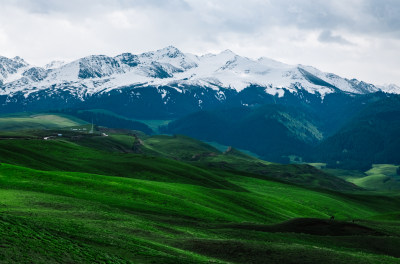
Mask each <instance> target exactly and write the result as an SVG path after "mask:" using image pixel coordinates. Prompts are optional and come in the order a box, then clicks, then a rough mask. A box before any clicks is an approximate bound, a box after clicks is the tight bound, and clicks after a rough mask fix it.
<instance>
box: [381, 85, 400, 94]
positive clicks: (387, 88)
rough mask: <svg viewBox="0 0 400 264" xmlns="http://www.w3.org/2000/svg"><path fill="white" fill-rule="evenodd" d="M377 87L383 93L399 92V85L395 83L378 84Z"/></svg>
mask: <svg viewBox="0 0 400 264" xmlns="http://www.w3.org/2000/svg"><path fill="white" fill-rule="evenodd" d="M378 87H379V89H381V90H382V91H383V92H385V93H393V94H400V86H398V85H397V84H393V83H391V84H384V85H380V86H378Z"/></svg>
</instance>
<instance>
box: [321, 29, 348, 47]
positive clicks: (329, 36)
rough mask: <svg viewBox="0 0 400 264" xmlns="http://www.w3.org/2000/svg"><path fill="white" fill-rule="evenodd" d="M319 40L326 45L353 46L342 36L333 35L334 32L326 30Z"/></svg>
mask: <svg viewBox="0 0 400 264" xmlns="http://www.w3.org/2000/svg"><path fill="white" fill-rule="evenodd" d="M318 40H319V41H321V42H326V43H337V44H342V45H353V43H351V42H350V41H348V40H347V39H345V38H343V37H342V36H340V35H333V33H332V31H330V30H324V31H322V32H321V34H320V35H319V37H318Z"/></svg>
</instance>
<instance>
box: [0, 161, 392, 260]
mask: <svg viewBox="0 0 400 264" xmlns="http://www.w3.org/2000/svg"><path fill="white" fill-rule="evenodd" d="M225 176H226V178H227V179H228V180H229V181H231V182H232V183H234V184H237V185H240V186H241V187H243V188H245V189H246V190H247V191H241V192H238V191H232V190H224V189H214V188H209V187H203V186H198V185H193V184H177V183H164V182H157V181H147V180H139V179H132V178H121V177H113V176H102V175H97V174H86V173H71V172H45V171H37V170H32V169H27V168H24V167H20V166H14V165H7V164H2V165H1V166H0V186H1V192H0V196H1V206H0V212H1V213H0V228H1V229H0V232H2V236H1V239H0V244H1V245H2V248H3V249H4V250H2V251H1V253H0V260H1V258H3V259H5V260H10V259H12V258H15V259H18V261H19V262H23V260H26V262H28V261H29V259H28V258H31V257H32V256H36V257H37V258H39V259H42V260H43V262H51V261H68V260H73V261H76V262H85V261H100V260H103V261H109V262H118V261H121V262H122V260H132V261H133V260H135V261H140V262H151V261H161V262H168V261H170V262H174V261H178V260H180V261H182V262H190V261H194V262H203V261H204V262H206V261H207V260H209V259H213V258H216V259H220V260H231V261H235V262H237V263H241V262H242V261H243V260H244V259H243V258H247V257H250V259H251V258H254V257H255V258H256V259H255V260H254V261H255V262H258V261H259V260H260V259H257V258H259V257H260V256H258V255H257V254H258V253H261V252H264V253H262V254H264V255H263V256H264V257H265V254H266V253H265V251H266V250H267V252H269V253H268V254H271V255H272V257H273V258H272V260H274V261H276V262H278V261H284V262H288V261H289V260H290V259H288V257H293V256H296V255H297V256H298V254H302V255H303V259H302V260H301V261H299V262H297V263H306V261H310V260H325V261H328V263H329V258H331V257H334V258H335V261H336V262H337V263H346V262H348V261H350V262H353V263H363V262H358V261H364V262H365V263H379V261H381V263H385V261H386V262H389V263H390V262H392V263H395V259H392V258H391V257H388V256H383V254H386V255H392V256H393V255H395V254H396V253H395V251H394V250H392V251H390V250H389V251H388V252H384V251H383V249H382V248H383V247H385V248H386V247H387V246H389V244H390V245H391V246H389V248H390V247H394V246H400V239H399V238H397V236H395V237H391V238H390V239H389V238H388V239H387V240H384V241H382V242H380V244H382V248H379V247H378V248H376V246H374V247H368V246H367V245H364V244H363V243H362V241H361V239H372V237H371V235H370V234H367V235H366V236H365V237H363V238H362V236H361V237H354V238H351V237H343V238H342V239H340V238H338V237H319V236H312V235H302V234H298V233H296V232H295V233H275V232H273V233H269V232H268V233H266V232H263V231H257V230H256V229H255V230H254V231H252V230H243V228H241V227H235V226H234V227H232V226H231V224H230V225H228V226H225V224H224V223H227V224H228V223H242V222H252V223H259V224H261V225H265V224H269V223H277V222H280V221H283V220H287V219H291V218H293V217H322V218H325V219H326V218H327V217H328V216H329V215H330V214H332V213H336V215H337V217H338V218H341V219H347V218H368V217H372V216H374V215H378V214H382V213H385V212H390V211H393V210H399V208H398V205H397V204H396V203H398V202H399V199H398V198H392V199H388V198H382V197H367V196H360V195H358V196H357V195H342V194H338V193H321V192H317V191H312V190H306V189H303V188H300V187H296V186H291V185H288V184H283V183H278V182H270V181H265V180H259V179H254V178H246V177H242V176H240V175H235V174H227V175H225ZM282 193H285V195H284V196H283V195H282ZM373 198H375V199H373ZM371 200H374V202H373V203H371V202H370V201H371ZM366 224H367V225H368V223H366ZM272 228H273V227H272ZM290 228H291V227H290ZM282 231H283V232H285V230H281V231H280V232H282ZM243 238H245V239H243ZM373 238H374V239H375V240H377V239H384V238H385V237H382V236H381V235H379V236H378V235H377V236H375V237H373ZM348 243H351V246H350V245H349V244H348ZM353 244H354V245H353ZM393 244H394V245H393ZM223 245H225V246H224V247H225V248H221V246H223ZM316 245H318V247H316ZM353 247H354V248H353ZM357 247H360V248H361V249H362V251H364V253H360V252H359V251H360V249H357ZM44 250H46V253H44ZM237 250H239V251H244V252H243V253H242V256H236V257H235V258H233V256H231V253H234V254H238V253H237V252H236V251H237ZM386 250H388V249H386ZM41 251H42V252H41ZM62 251H63V253H62V254H61V252H62ZM97 252H101V254H97ZM288 253H289V255H286V254H288ZM327 253H329V254H328V258H327V256H325V254H327ZM372 253H374V254H377V255H374V254H372ZM243 254H244V255H243ZM246 254H247V255H246ZM249 254H250V255H249ZM253 254H255V256H252V255H253ZM241 258H242V261H241ZM257 260H258V261H257ZM302 261H304V262H302ZM375 261H378V262H375Z"/></svg>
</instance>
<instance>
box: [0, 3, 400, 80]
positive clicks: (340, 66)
mask: <svg viewBox="0 0 400 264" xmlns="http://www.w3.org/2000/svg"><path fill="white" fill-rule="evenodd" d="M399 13H400V1H398V0H335V1H320V0H202V1H200V0H169V1H165V0H85V1H82V0H68V1H65V0H52V1H48V0H2V1H0V55H5V56H9V57H13V56H16V55H19V56H22V57H24V58H26V59H27V60H28V61H30V62H32V63H35V64H45V63H47V62H48V61H49V60H52V59H64V60H72V59H76V58H79V57H83V56H86V55H89V54H106V55H116V54H118V53H122V52H133V53H140V52H144V51H148V50H154V49H158V48H162V47H164V46H168V45H174V46H177V47H178V48H180V49H181V50H182V51H184V52H192V53H196V54H202V53H208V52H219V51H221V50H225V49H231V50H233V51H235V52H236V53H239V54H240V55H245V56H248V57H253V58H256V57H261V56H267V57H272V58H274V59H278V60H282V61H284V62H288V63H302V64H310V65H314V66H316V67H320V68H321V69H322V70H326V71H331V72H335V73H338V74H341V75H344V76H345V77H358V78H361V79H364V80H366V81H374V82H375V81H377V82H381V81H382V80H383V81H385V82H397V83H400V76H397V74H395V73H393V71H392V69H399V68H400V62H398V61H397V60H396V58H398V57H400V46H399V45H400V44H399V42H400V30H399V29H400V16H398V14H399ZM372 54H373V55H372ZM375 65H377V67H378V66H379V67H381V68H382V69H385V68H386V69H387V71H383V70H382V72H380V73H376V74H371V73H373V72H374V71H373V68H375ZM385 65H390V67H391V68H390V69H389V68H388V66H385Z"/></svg>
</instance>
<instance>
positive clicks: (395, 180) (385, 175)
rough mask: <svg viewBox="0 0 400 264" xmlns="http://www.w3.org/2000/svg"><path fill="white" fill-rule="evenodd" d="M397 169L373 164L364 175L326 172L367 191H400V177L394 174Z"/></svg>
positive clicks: (359, 173) (340, 171)
mask: <svg viewBox="0 0 400 264" xmlns="http://www.w3.org/2000/svg"><path fill="white" fill-rule="evenodd" d="M398 167H399V166H397V165H392V164H374V165H373V166H372V168H371V169H370V170H368V171H366V172H364V173H363V172H359V171H348V170H340V169H326V171H327V172H330V173H332V174H333V175H336V176H337V177H340V178H342V179H345V180H346V181H348V182H351V183H354V184H355V185H357V186H360V187H362V188H364V189H367V190H375V191H396V190H400V176H399V175H397V173H396V170H397V168H398Z"/></svg>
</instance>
